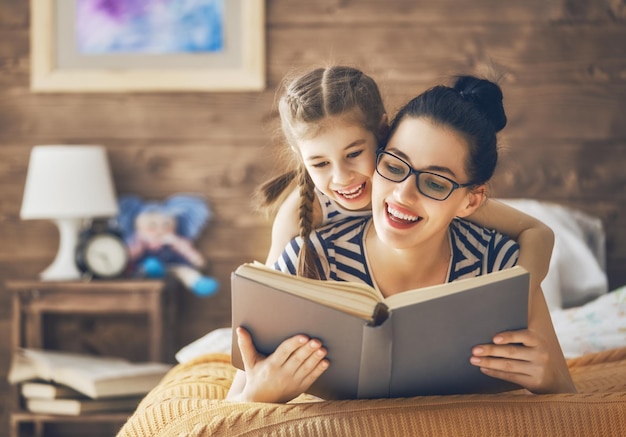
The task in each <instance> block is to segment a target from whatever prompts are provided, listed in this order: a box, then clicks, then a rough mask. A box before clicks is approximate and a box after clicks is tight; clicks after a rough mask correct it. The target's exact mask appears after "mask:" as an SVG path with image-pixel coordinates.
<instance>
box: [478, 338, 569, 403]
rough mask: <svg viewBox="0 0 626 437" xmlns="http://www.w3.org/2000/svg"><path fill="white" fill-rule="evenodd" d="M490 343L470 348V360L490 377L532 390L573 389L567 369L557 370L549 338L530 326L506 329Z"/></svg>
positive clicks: (552, 391)
mask: <svg viewBox="0 0 626 437" xmlns="http://www.w3.org/2000/svg"><path fill="white" fill-rule="evenodd" d="M493 343H494V344H483V345H478V346H475V347H474V348H473V349H472V354H473V355H472V357H471V358H470V362H471V363H472V364H473V365H475V366H478V367H480V370H481V371H482V372H483V373H484V374H485V375H489V376H492V377H494V378H499V379H503V380H506V381H510V382H513V383H516V384H518V385H520V386H522V387H524V388H526V389H527V390H529V391H531V392H533V393H537V394H539V393H563V392H575V391H576V389H575V388H574V386H573V384H572V383H571V379H570V377H569V373H567V374H566V375H563V374H561V373H562V372H560V371H559V369H560V368H561V367H560V366H559V363H558V362H556V361H554V360H555V354H553V353H551V351H550V346H549V342H548V341H547V340H546V339H545V338H544V337H542V336H541V335H540V334H539V333H537V332H535V331H532V330H530V329H523V330H519V331H507V332H502V333H500V334H497V335H496V336H495V337H494V338H493Z"/></svg>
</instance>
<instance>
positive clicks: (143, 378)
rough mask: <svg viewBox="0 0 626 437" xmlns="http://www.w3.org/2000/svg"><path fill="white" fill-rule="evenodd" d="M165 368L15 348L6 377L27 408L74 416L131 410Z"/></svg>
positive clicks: (112, 358)
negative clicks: (15, 388)
mask: <svg viewBox="0 0 626 437" xmlns="http://www.w3.org/2000/svg"><path fill="white" fill-rule="evenodd" d="M170 368H171V365H169V364H163V363H155V362H145V363H133V362H130V361H127V360H124V359H121V358H114V357H101V356H94V355H87V354H76V353H68V352H59V351H48V350H38V349H20V350H19V351H18V352H17V353H16V354H15V355H14V357H13V360H12V362H11V368H10V370H9V375H8V380H9V383H11V384H19V385H20V393H21V395H22V397H23V400H24V407H25V408H26V409H27V410H28V411H31V412H34V413H45V414H65V415H80V414H83V413H95V412H115V411H133V410H134V409H135V408H136V407H137V405H138V404H139V402H140V401H141V399H142V398H143V396H144V395H145V394H146V393H148V392H149V391H150V390H151V389H152V388H153V387H155V386H156V385H157V384H158V383H159V381H160V380H161V378H162V377H163V376H164V375H165V373H167V371H168V370H169V369H170Z"/></svg>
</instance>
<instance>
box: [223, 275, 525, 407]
mask: <svg viewBox="0 0 626 437" xmlns="http://www.w3.org/2000/svg"><path fill="white" fill-rule="evenodd" d="M266 270H267V271H266ZM270 270H271V269H268V268H266V267H262V266H256V265H251V264H245V265H243V266H241V267H239V268H238V269H237V270H236V271H235V272H233V274H232V276H231V283H232V284H231V285H232V286H231V293H232V323H233V325H232V326H233V327H235V326H243V327H244V328H246V329H247V330H249V331H250V333H251V335H252V338H253V341H254V344H255V346H256V347H257V349H258V350H259V352H261V353H263V354H270V353H272V352H273V351H274V350H275V349H276V347H277V346H278V345H279V344H280V343H281V342H282V341H283V340H285V339H286V338H288V337H290V336H292V335H295V334H298V333H303V334H306V335H308V336H310V337H313V338H318V339H320V340H321V341H322V343H323V345H324V347H325V348H326V349H327V350H328V354H327V358H328V360H329V361H330V367H329V368H328V370H326V371H325V372H324V373H323V374H322V375H321V376H320V378H319V379H318V380H317V381H316V382H315V383H314V384H313V386H312V387H311V388H310V390H308V392H309V393H311V394H314V395H317V396H320V397H322V398H324V399H355V398H377V397H408V396H420V395H441V394H462V393H485V392H499V391H507V390H512V389H517V388H519V387H518V386H516V385H514V384H511V383H508V382H506V381H502V380H499V379H495V378H491V377H488V376H486V375H484V374H483V373H481V372H480V370H479V368H478V367H475V366H473V365H472V364H470V362H469V358H470V356H471V349H472V347H473V346H475V345H477V344H481V343H490V342H491V341H492V338H493V336H494V335H495V334H496V333H498V332H502V331H507V330H516V329H524V328H526V327H527V320H528V291H529V275H528V272H526V271H525V270H524V269H523V268H522V267H514V268H512V269H507V270H502V271H499V272H494V273H490V274H487V275H482V276H478V277H475V278H470V279H463V280H459V281H455V282H450V283H446V284H441V285H437V286H433V287H426V288H423V289H419V290H410V291H406V292H403V293H398V294H396V295H393V296H390V297H388V298H383V297H382V296H381V295H380V293H379V292H377V291H376V290H374V289H371V290H370V291H369V292H365V293H364V290H365V289H367V288H370V287H367V286H365V285H363V284H354V288H355V289H356V290H357V291H356V293H354V294H352V293H350V292H349V291H346V290H347V289H348V288H350V287H352V286H353V284H351V283H347V282H332V281H315V280H310V279H305V278H299V277H297V276H292V275H287V274H284V273H281V272H276V271H273V270H271V271H270ZM259 272H260V273H259ZM337 284H339V285H338V286H337ZM333 294H340V295H341V297H340V298H338V299H337V302H333V301H334V299H333V298H332V297H331V296H332V295H333ZM361 295H363V296H365V295H367V296H365V297H359V296H361ZM320 296H321V297H320ZM346 297H347V298H346ZM318 299H321V301H322V302H320V301H319V300H318ZM351 301H358V302H359V304H358V305H357V306H358V307H359V308H360V310H359V311H352V310H349V309H346V308H347V307H351V306H353V305H352V304H351V303H350V302H351ZM364 308H368V309H364ZM235 335H236V334H234V333H233V336H234V338H233V347H232V362H233V365H234V366H235V367H238V368H240V369H243V363H242V361H241V354H240V352H239V348H238V346H237V341H236V337H235Z"/></svg>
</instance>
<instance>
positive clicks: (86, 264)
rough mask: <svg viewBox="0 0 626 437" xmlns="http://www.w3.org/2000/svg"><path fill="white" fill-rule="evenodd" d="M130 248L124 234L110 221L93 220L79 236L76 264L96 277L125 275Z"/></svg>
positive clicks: (86, 273) (104, 277)
mask: <svg viewBox="0 0 626 437" xmlns="http://www.w3.org/2000/svg"><path fill="white" fill-rule="evenodd" d="M129 259H130V258H129V255H128V248H127V247H126V243H125V242H124V239H123V237H122V234H121V233H120V232H119V231H118V230H117V229H116V227H115V226H114V225H112V224H111V223H110V222H97V221H94V222H92V224H91V226H89V227H88V228H87V229H85V230H84V231H83V232H82V233H81V234H80V237H79V243H78V246H77V248H76V265H77V266H78V269H79V270H80V271H81V272H82V273H83V274H85V275H88V276H91V277H93V278H96V279H114V278H119V277H121V276H123V274H124V273H125V272H126V269H127V268H128V264H129Z"/></svg>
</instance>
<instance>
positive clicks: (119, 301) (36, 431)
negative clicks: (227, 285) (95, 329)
mask: <svg viewBox="0 0 626 437" xmlns="http://www.w3.org/2000/svg"><path fill="white" fill-rule="evenodd" d="M6 288H7V289H8V290H9V291H11V292H12V293H13V324H12V349H13V350H14V351H15V350H17V349H18V348H19V347H29V348H42V349H45V348H46V347H47V345H46V344H45V343H46V340H45V338H46V337H45V335H44V334H45V332H46V326H45V324H46V319H47V316H59V317H66V316H83V317H88V318H90V319H91V318H94V319H96V318H98V317H103V316H111V315H127V316H133V317H134V316H138V318H139V319H140V320H142V321H143V320H145V321H147V323H144V324H145V325H147V326H145V329H146V330H147V343H148V345H147V346H148V347H147V356H146V357H143V358H142V359H145V360H149V361H164V362H170V361H171V360H172V356H173V350H172V347H173V341H172V340H173V338H172V337H173V336H172V332H173V326H172V324H173V315H174V314H175V310H174V308H175V305H174V303H175V299H174V296H173V292H175V291H176V290H172V288H175V287H173V286H172V284H169V285H166V283H165V282H164V281H154V280H151V281H92V282H79V281H72V282H41V281H7V283H6ZM116 341H119V342H124V338H119V339H116ZM126 358H128V357H126ZM15 391H16V393H15V399H16V408H15V411H13V412H12V414H11V418H10V427H11V436H12V437H18V436H20V435H21V429H22V428H23V424H26V423H32V424H33V435H35V436H37V437H42V436H44V435H45V424H46V423H74V424H80V423H83V424H85V423H92V424H93V423H95V422H98V423H102V425H105V424H106V425H107V426H110V427H113V429H116V427H121V425H122V424H123V423H124V422H125V420H126V417H127V416H128V414H120V413H111V414H92V415H83V416H53V415H44V414H34V413H30V412H27V411H24V410H23V409H22V408H21V407H20V400H19V394H18V393H17V392H18V390H17V387H16V389H15ZM129 414H130V413H129ZM90 435H91V434H90Z"/></svg>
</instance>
